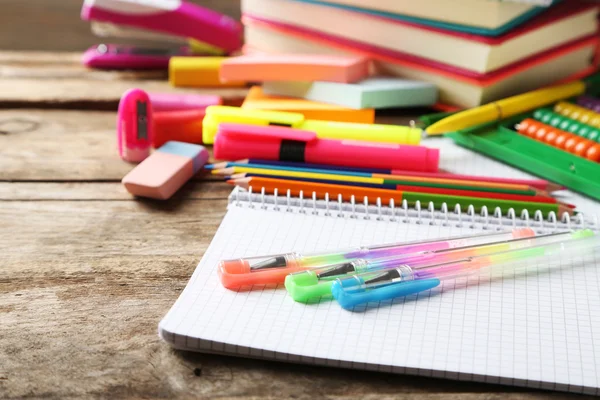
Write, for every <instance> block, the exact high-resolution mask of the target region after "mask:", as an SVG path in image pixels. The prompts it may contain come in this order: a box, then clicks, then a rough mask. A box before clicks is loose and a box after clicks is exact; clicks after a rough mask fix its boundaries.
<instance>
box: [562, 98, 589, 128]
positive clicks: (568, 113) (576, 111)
mask: <svg viewBox="0 0 600 400" xmlns="http://www.w3.org/2000/svg"><path fill="white" fill-rule="evenodd" d="M554 111H555V112H556V113H558V114H561V115H564V116H565V117H568V118H571V119H574V120H575V121H579V122H581V123H583V124H586V125H590V126H593V127H594V128H600V114H598V113H597V112H594V111H592V110H589V109H587V108H584V107H580V106H578V105H575V104H571V103H567V102H566V101H561V102H560V103H557V104H556V105H555V106H554Z"/></svg>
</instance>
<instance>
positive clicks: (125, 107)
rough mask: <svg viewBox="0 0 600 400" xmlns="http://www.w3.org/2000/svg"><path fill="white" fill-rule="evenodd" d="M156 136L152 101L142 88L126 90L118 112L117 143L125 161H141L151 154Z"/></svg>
mask: <svg viewBox="0 0 600 400" xmlns="http://www.w3.org/2000/svg"><path fill="white" fill-rule="evenodd" d="M153 138H154V126H153V124H152V103H151V101H150V97H149V96H148V93H146V92H145V91H143V90H141V89H130V90H128V91H126V92H125V93H124V94H123V96H122V97H121V100H120V101H119V110H118V112H117V143H118V149H119V155H120V156H121V158H122V159H123V160H125V161H130V162H140V161H142V160H144V159H145V158H146V157H148V156H149V155H150V147H151V145H152V140H153Z"/></svg>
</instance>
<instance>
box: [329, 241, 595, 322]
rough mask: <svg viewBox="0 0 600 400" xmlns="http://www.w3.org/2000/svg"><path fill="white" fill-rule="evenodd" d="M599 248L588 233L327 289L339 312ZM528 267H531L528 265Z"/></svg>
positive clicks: (343, 281) (371, 275) (368, 275)
mask: <svg viewBox="0 0 600 400" xmlns="http://www.w3.org/2000/svg"><path fill="white" fill-rule="evenodd" d="M598 246H600V240H598V235H596V234H594V232H593V231H591V230H589V229H584V230H580V231H575V232H572V233H571V234H569V235H568V237H567V238H564V239H563V240H561V241H556V242H552V243H545V244H542V245H539V246H533V247H526V248H519V249H514V250H507V251H505V252H500V253H494V254H491V255H490V254H486V255H481V256H474V257H466V258H464V259H461V260H453V261H450V262H441V263H438V264H432V265H429V266H427V267H418V268H413V267H412V266H411V265H408V264H400V265H398V266H397V267H395V268H390V269H386V270H380V271H372V272H365V273H360V274H355V275H350V276H348V277H343V278H340V279H337V280H336V281H335V282H334V283H333V284H332V286H331V293H332V295H333V297H334V298H335V299H336V300H337V301H338V303H339V304H340V306H342V308H344V309H347V310H352V309H353V308H354V307H356V306H358V305H361V304H365V303H369V302H378V301H384V300H391V299H394V298H397V297H403V296H407V295H410V294H414V293H418V292H421V291H425V290H429V289H432V288H434V287H436V286H439V285H440V284H441V282H442V281H443V280H447V279H457V278H461V277H465V276H469V275H473V274H475V273H478V272H480V271H481V269H482V268H484V267H490V268H493V267H496V266H498V265H503V264H507V263H516V264H515V265H512V266H511V267H513V268H514V267H516V266H518V265H519V264H518V262H519V261H523V260H526V259H536V258H537V259H539V258H542V259H544V260H545V259H547V260H548V261H552V258H553V257H557V256H559V255H560V254H561V253H563V252H569V253H571V252H572V253H575V254H581V252H582V251H586V250H590V249H593V248H597V247H598ZM530 265H531V264H530Z"/></svg>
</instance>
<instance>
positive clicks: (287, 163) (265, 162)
mask: <svg viewBox="0 0 600 400" xmlns="http://www.w3.org/2000/svg"><path fill="white" fill-rule="evenodd" d="M244 165H249V166H253V167H255V168H259V166H264V167H265V168H280V167H292V168H310V169H324V170H333V171H347V172H362V173H379V174H389V173H391V172H392V170H390V169H377V168H358V167H340V166H337V165H325V164H312V163H302V162H293V161H272V160H258V159H254V158H250V159H245V160H239V161H231V162H220V163H215V164H211V165H205V166H204V168H206V169H220V168H227V167H241V166H244Z"/></svg>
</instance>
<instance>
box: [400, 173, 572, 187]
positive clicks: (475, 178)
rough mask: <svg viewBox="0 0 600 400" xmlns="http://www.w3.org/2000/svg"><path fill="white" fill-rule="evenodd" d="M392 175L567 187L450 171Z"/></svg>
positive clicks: (531, 180) (546, 182) (530, 180)
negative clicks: (452, 172)
mask: <svg viewBox="0 0 600 400" xmlns="http://www.w3.org/2000/svg"><path fill="white" fill-rule="evenodd" d="M390 174H391V175H406V176H419V177H423V178H439V179H457V180H461V181H474V182H492V183H508V184H516V185H527V186H531V187H534V188H536V189H540V190H544V191H547V192H554V191H557V190H563V189H564V188H565V187H564V186H561V185H558V184H556V183H552V182H549V181H546V180H544V179H514V178H497V177H491V176H475V175H461V174H451V173H448V172H415V171H402V170H398V169H394V170H392V171H390Z"/></svg>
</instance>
